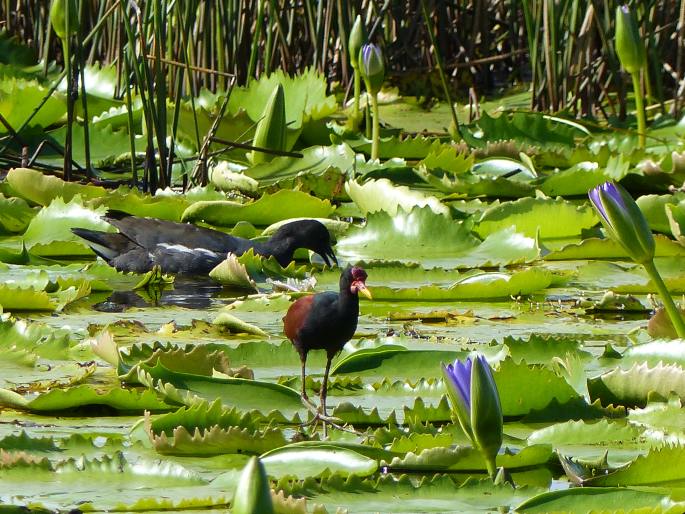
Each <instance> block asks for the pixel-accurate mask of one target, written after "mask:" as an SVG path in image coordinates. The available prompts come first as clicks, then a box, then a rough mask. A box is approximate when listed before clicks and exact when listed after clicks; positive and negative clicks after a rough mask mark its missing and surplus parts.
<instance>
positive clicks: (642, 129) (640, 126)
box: [630, 71, 647, 148]
mask: <svg viewBox="0 0 685 514" xmlns="http://www.w3.org/2000/svg"><path fill="white" fill-rule="evenodd" d="M630 76H631V77H632V79H633V95H634V96H635V111H636V112H635V114H636V115H637V136H638V144H639V145H640V148H644V147H645V143H646V140H647V137H646V132H647V122H646V120H645V106H644V102H643V95H642V85H641V84H640V72H639V71H637V72H635V73H631V74H630Z"/></svg>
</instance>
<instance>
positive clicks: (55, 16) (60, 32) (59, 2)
mask: <svg viewBox="0 0 685 514" xmlns="http://www.w3.org/2000/svg"><path fill="white" fill-rule="evenodd" d="M67 3H68V4H69V6H68V7H69V18H68V20H67ZM67 21H68V23H67ZM50 23H51V24H52V30H54V31H55V34H57V37H58V38H60V39H61V40H65V39H66V38H67V37H68V36H73V35H74V34H76V33H77V32H78V3H77V2H76V0H52V5H50Z"/></svg>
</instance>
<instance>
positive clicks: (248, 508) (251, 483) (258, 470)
mask: <svg viewBox="0 0 685 514" xmlns="http://www.w3.org/2000/svg"><path fill="white" fill-rule="evenodd" d="M231 512H232V513H233V514H273V512H274V506H273V502H272V501H271V489H270V487H269V479H268V478H267V476H266V470H265V469H264V464H262V461H260V460H259V458H258V457H252V458H251V459H250V460H249V461H247V464H246V465H245V467H244V468H243V471H242V473H241V474H240V479H239V480H238V486H237V487H236V488H235V494H234V495H233V504H232V505H231Z"/></svg>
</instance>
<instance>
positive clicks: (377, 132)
mask: <svg viewBox="0 0 685 514" xmlns="http://www.w3.org/2000/svg"><path fill="white" fill-rule="evenodd" d="M371 109H372V110H373V133H372V134H371V159H372V160H374V161H376V160H378V153H379V146H380V141H381V123H380V120H379V119H378V93H372V94H371Z"/></svg>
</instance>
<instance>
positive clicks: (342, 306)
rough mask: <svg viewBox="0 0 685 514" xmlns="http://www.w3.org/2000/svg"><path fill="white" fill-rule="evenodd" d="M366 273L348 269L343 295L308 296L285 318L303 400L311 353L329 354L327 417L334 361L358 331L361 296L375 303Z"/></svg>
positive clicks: (343, 279)
mask: <svg viewBox="0 0 685 514" xmlns="http://www.w3.org/2000/svg"><path fill="white" fill-rule="evenodd" d="M366 277H367V274H366V271H364V270H363V269H362V268H359V267H357V266H355V267H350V266H348V267H347V268H345V270H344V271H343V272H342V274H341V275H340V292H339V293H335V292H333V291H327V292H325V293H317V294H315V295H311V296H305V297H303V298H300V299H299V300H297V301H296V302H295V303H293V304H292V305H291V306H290V308H289V309H288V312H287V313H286V315H285V317H284V318H283V331H284V332H285V335H286V336H287V337H288V339H290V341H291V342H292V343H293V346H295V349H296V350H297V353H299V354H300V362H301V363H302V398H303V399H304V400H308V398H307V393H306V391H305V365H306V363H307V353H308V352H309V350H326V355H327V360H326V371H325V372H324V376H323V384H322V386H321V406H320V412H321V414H323V415H324V416H326V393H327V389H328V373H329V371H330V369H331V361H332V360H333V357H335V355H336V354H337V353H338V352H339V351H340V350H342V348H343V346H345V343H346V342H347V341H349V340H350V339H352V336H353V335H354V332H355V330H357V319H358V317H359V296H358V295H359V294H362V295H364V296H366V297H367V298H369V299H371V293H370V292H369V290H368V289H367V288H366Z"/></svg>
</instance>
